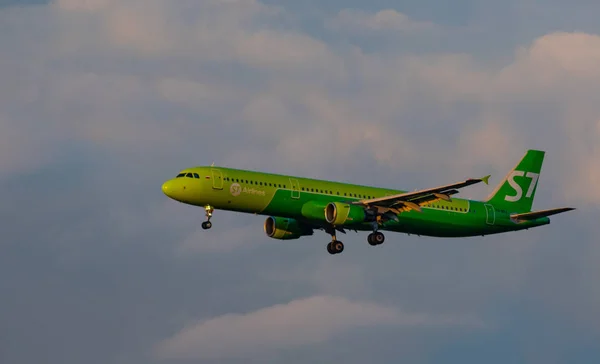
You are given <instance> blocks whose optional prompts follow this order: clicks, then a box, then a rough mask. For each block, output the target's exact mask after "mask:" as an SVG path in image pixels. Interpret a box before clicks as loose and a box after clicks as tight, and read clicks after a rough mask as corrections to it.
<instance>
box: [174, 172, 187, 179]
mask: <svg viewBox="0 0 600 364" xmlns="http://www.w3.org/2000/svg"><path fill="white" fill-rule="evenodd" d="M183 176H185V173H179V174H178V175H177V177H175V178H181V177H183Z"/></svg>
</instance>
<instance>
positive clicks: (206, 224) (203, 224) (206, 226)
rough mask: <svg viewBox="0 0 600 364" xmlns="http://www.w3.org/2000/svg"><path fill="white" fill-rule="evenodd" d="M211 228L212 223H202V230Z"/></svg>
mask: <svg viewBox="0 0 600 364" xmlns="http://www.w3.org/2000/svg"><path fill="white" fill-rule="evenodd" d="M211 227H212V222H210V221H204V222H203V223H202V228H203V229H204V230H206V229H210V228H211Z"/></svg>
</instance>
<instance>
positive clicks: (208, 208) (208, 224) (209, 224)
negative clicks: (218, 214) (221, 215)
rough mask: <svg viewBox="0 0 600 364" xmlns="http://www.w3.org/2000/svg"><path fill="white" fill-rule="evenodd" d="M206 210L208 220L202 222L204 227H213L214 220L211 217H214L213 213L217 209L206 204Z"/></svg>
mask: <svg viewBox="0 0 600 364" xmlns="http://www.w3.org/2000/svg"><path fill="white" fill-rule="evenodd" d="M204 210H205V211H206V221H204V222H203V223H202V228H203V229H204V230H206V229H210V228H211V227H212V222H210V218H211V217H212V213H213V211H215V209H214V208H213V207H212V206H210V205H206V206H204Z"/></svg>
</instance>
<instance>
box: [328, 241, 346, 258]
mask: <svg viewBox="0 0 600 364" xmlns="http://www.w3.org/2000/svg"><path fill="white" fill-rule="evenodd" d="M343 251H344V243H342V242H341V241H337V240H336V241H332V242H331V243H329V244H327V252H328V253H329V254H331V255H333V254H339V253H341V252H343Z"/></svg>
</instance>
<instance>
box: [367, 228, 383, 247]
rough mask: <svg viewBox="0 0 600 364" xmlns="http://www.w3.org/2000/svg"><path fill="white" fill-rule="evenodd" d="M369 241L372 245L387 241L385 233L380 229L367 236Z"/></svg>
mask: <svg viewBox="0 0 600 364" xmlns="http://www.w3.org/2000/svg"><path fill="white" fill-rule="evenodd" d="M367 241H368V242H369V244H370V245H371V246H375V245H381V244H383V242H384V241H385V235H383V233H380V232H379V231H375V232H372V233H371V234H369V235H368V236H367Z"/></svg>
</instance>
